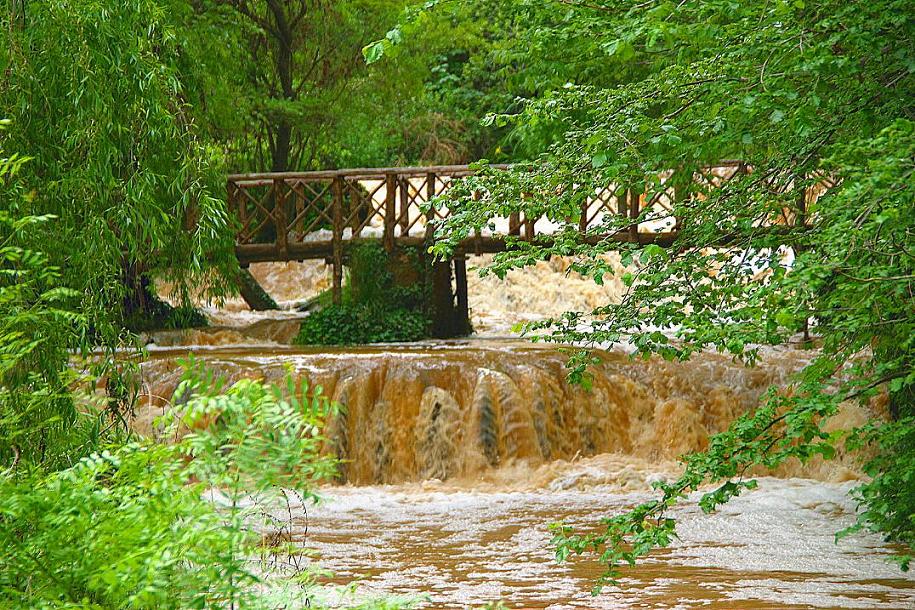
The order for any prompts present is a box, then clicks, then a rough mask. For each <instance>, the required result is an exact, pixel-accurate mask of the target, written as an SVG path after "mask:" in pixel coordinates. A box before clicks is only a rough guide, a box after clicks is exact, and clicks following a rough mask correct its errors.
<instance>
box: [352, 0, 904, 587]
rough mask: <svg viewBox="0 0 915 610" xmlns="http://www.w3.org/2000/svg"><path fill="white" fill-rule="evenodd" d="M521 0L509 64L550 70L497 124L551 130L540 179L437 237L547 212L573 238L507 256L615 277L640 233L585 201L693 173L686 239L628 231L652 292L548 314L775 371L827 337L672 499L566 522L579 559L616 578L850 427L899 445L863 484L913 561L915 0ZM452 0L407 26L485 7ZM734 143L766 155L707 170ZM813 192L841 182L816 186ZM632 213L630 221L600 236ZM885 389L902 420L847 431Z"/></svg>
mask: <svg viewBox="0 0 915 610" xmlns="http://www.w3.org/2000/svg"><path fill="white" fill-rule="evenodd" d="M505 4H508V3H505ZM510 4H511V6H510V8H508V10H509V11H510V12H511V13H513V15H514V19H513V21H512V23H514V24H515V27H514V29H513V32H512V33H513V37H512V38H511V39H510V40H506V41H504V43H503V46H502V47H501V48H500V49H499V53H498V55H497V58H498V60H501V61H502V62H503V65H504V66H505V68H506V69H509V68H512V67H514V68H518V69H522V68H523V70H524V72H525V75H526V78H528V79H531V80H535V81H538V82H542V83H543V84H544V85H543V88H542V89H541V90H538V91H535V92H533V94H532V95H530V96H528V97H527V98H526V99H524V100H523V102H522V104H521V108H520V109H519V110H518V111H517V112H508V113H500V114H496V115H493V116H492V117H491V118H490V119H489V120H488V122H490V123H492V124H495V125H506V126H510V127H511V129H513V130H514V131H515V132H516V133H518V134H521V136H523V137H525V138H527V140H528V141H537V139H538V138H540V137H542V139H543V141H544V142H545V144H544V145H543V146H542V147H541V148H540V149H539V150H538V151H537V154H536V155H535V156H533V157H532V158H531V159H530V161H529V162H528V163H522V164H519V165H518V166H517V167H516V171H513V172H507V173H505V172H487V174H486V175H485V176H483V177H481V178H478V179H471V180H467V181H466V182H465V184H464V185H463V186H462V187H461V188H459V189H456V190H454V191H452V192H451V196H450V197H449V201H448V204H449V205H450V206H451V207H452V208H453V209H456V210H457V213H456V214H454V215H453V216H452V217H451V218H450V219H449V221H448V222H447V223H446V224H445V226H444V227H442V230H441V232H440V234H441V237H442V238H443V241H442V242H441V243H440V244H439V245H438V246H436V251H437V252H438V253H440V254H442V255H445V254H447V253H448V252H449V249H450V247H451V246H452V245H453V244H454V243H456V241H458V240H459V239H461V238H462V237H464V236H466V235H468V234H469V232H470V231H472V230H473V229H474V228H475V227H480V226H484V225H485V224H486V223H487V222H488V221H489V220H490V219H491V218H493V217H506V216H508V215H509V214H510V213H512V212H522V213H526V214H529V215H530V216H532V217H539V216H543V215H545V216H548V217H549V218H550V219H551V220H552V221H554V222H556V223H558V224H560V225H562V226H565V227H566V229H565V230H564V231H562V232H561V233H560V234H559V235H557V236H556V239H555V240H551V241H550V242H549V243H518V244H517V247H516V248H515V249H512V250H510V251H508V252H506V253H505V254H503V255H500V256H498V257H497V258H496V260H495V262H494V264H493V265H492V267H491V268H490V270H489V271H490V272H492V273H496V274H499V275H501V274H503V273H504V272H505V271H506V270H507V269H510V268H513V267H521V266H525V265H528V264H531V263H532V262H534V261H536V260H539V259H542V258H545V257H548V256H551V255H555V254H559V255H564V256H572V257H575V260H576V262H575V266H574V268H575V269H576V270H577V271H579V272H582V273H585V274H589V275H590V276H591V277H593V278H594V280H595V281H596V282H598V283H599V282H601V281H602V278H604V277H607V276H608V275H612V273H613V269H612V268H611V266H610V265H608V264H607V263H606V261H605V259H604V258H603V257H602V254H604V253H605V252H607V251H608V250H611V249H615V248H617V247H618V246H617V245H615V244H613V243H611V242H609V241H606V240H605V241H598V242H597V244H596V245H595V244H594V243H593V242H592V241H591V240H587V239H582V238H581V236H580V235H579V233H578V231H577V230H576V229H577V223H578V215H579V209H580V202H581V201H582V199H583V198H584V197H586V196H587V193H589V192H593V190H592V189H594V188H599V187H600V188H602V187H604V186H606V185H607V184H616V185H622V186H623V187H629V188H632V189H633V190H634V191H635V192H637V193H641V194H643V195H644V197H645V198H646V199H647V200H651V199H652V198H653V197H655V196H658V195H660V194H661V193H664V192H666V191H667V190H668V189H669V188H670V187H671V186H674V187H675V188H676V189H677V191H676V193H677V195H676V197H675V201H674V202H673V209H672V211H663V212H659V211H657V210H652V209H647V210H645V211H643V213H642V215H641V217H640V219H639V220H641V221H648V220H661V221H665V220H666V221H669V223H670V224H671V225H672V224H673V223H674V222H676V226H677V228H678V230H679V233H678V237H677V239H676V242H675V243H674V245H673V247H671V248H669V249H666V250H665V249H663V248H661V247H659V246H656V245H647V246H640V245H638V244H632V245H629V246H625V247H623V260H624V262H625V263H627V264H631V265H633V266H634V267H635V271H632V272H627V275H626V276H624V277H623V280H624V281H625V282H626V283H627V285H629V286H630V290H629V292H628V294H627V295H626V296H625V298H624V299H623V300H622V302H621V303H613V304H608V305H607V306H606V307H602V308H599V309H598V310H596V311H593V312H570V313H569V314H567V315H566V316H564V317H563V318H561V319H559V320H554V321H550V322H545V323H538V324H533V325H530V326H529V327H528V330H529V331H531V332H532V333H534V334H535V335H539V337H540V338H542V339H546V340H552V341H558V342H569V341H573V342H576V343H578V344H580V345H583V346H585V347H587V346H588V345H593V344H596V343H600V342H607V341H609V342H614V341H619V340H623V339H625V340H628V341H631V342H632V343H633V345H634V346H635V347H636V349H637V351H638V353H639V354H640V355H643V356H646V357H647V356H649V355H651V354H658V355H660V356H662V357H664V358H678V359H687V358H689V357H690V355H692V354H694V353H695V352H696V351H698V350H703V349H709V348H713V349H717V350H720V351H723V352H727V353H731V354H733V355H734V356H735V357H736V358H739V359H742V360H744V361H746V362H748V363H752V362H754V361H755V360H756V359H757V357H758V354H759V346H761V345H765V344H780V343H783V342H785V341H788V340H790V339H791V338H792V337H795V336H797V335H798V334H799V333H804V332H808V331H809V333H811V334H812V335H814V337H815V343H816V345H817V346H818V347H819V352H818V355H817V357H816V358H815V359H814V360H813V361H812V362H811V363H810V364H809V365H808V366H806V367H805V368H804V369H803V370H802V371H801V372H800V373H799V374H798V376H797V378H796V380H795V382H794V385H793V386H792V387H791V388H790V389H788V390H785V391H775V390H773V391H772V392H771V393H770V394H769V396H768V397H767V399H766V400H765V401H764V403H763V404H762V405H761V406H760V408H759V409H758V410H757V411H756V412H755V413H753V414H751V415H749V416H747V417H744V418H741V419H739V420H738V421H737V422H735V423H734V425H733V426H732V427H731V429H730V430H728V431H727V432H726V433H724V434H721V435H719V436H717V437H715V438H713V439H712V441H711V443H710V447H709V450H708V451H707V452H704V453H700V454H696V455H691V456H687V457H686V472H685V474H684V475H683V477H681V478H680V479H678V480H676V481H672V482H668V483H664V484H660V485H659V486H658V487H659V490H660V492H661V494H662V496H661V498H660V499H658V500H656V501H652V502H649V503H647V504H645V505H643V506H640V507H638V508H637V509H635V510H633V511H631V512H629V513H626V514H622V515H617V516H614V517H612V518H610V519H608V520H607V522H606V524H607V527H606V531H604V532H602V533H600V534H597V535H575V534H574V533H572V532H571V531H570V530H568V529H566V528H563V527H559V529H558V530H557V537H556V542H557V543H558V545H559V555H560V557H565V556H566V555H568V553H569V552H572V551H574V552H581V551H584V550H586V549H593V550H595V551H597V552H598V553H600V555H601V558H602V559H603V560H604V561H606V562H607V563H608V565H609V568H610V570H609V576H610V577H615V576H616V574H617V571H616V569H617V567H618V566H619V565H620V564H623V563H632V562H634V561H635V560H637V559H638V558H640V557H642V556H644V555H645V554H647V553H648V552H649V551H651V549H653V548H655V547H657V546H662V545H666V544H668V543H669V542H670V541H671V539H672V538H673V536H674V535H675V522H674V521H673V520H672V519H670V518H668V517H667V511H668V509H669V508H670V507H671V506H673V505H674V504H675V503H676V502H677V501H678V500H680V499H682V498H683V497H685V495H686V494H687V493H688V492H690V491H694V490H697V489H699V487H700V486H702V485H705V484H708V483H718V484H719V486H718V487H716V488H715V489H714V491H711V492H708V493H705V494H704V495H703V496H702V500H701V502H700V504H701V506H702V508H703V509H704V510H713V509H714V508H715V507H716V506H717V505H718V504H720V503H721V502H724V501H727V500H728V499H729V498H730V497H732V496H734V495H736V494H739V493H740V492H741V491H742V490H743V489H747V488H750V487H752V486H753V485H755V483H754V482H753V481H751V480H747V479H746V477H745V473H746V472H747V470H748V469H750V468H751V467H753V466H757V465H761V466H765V467H774V466H776V465H778V464H779V463H781V462H783V461H785V460H789V459H801V460H806V459H809V458H811V457H812V456H814V455H821V456H824V457H826V458H829V457H831V456H833V455H834V453H835V450H836V448H837V447H839V446H842V445H843V444H845V443H846V442H848V443H851V444H854V445H858V446H860V445H861V444H862V443H864V444H867V446H868V447H869V449H870V450H871V451H874V452H875V455H876V457H875V458H874V459H873V460H872V461H870V462H869V463H868V464H867V466H866V469H867V470H868V472H869V473H870V474H871V475H872V476H873V477H874V478H873V481H872V482H870V483H866V484H864V485H862V486H861V487H859V488H858V489H857V490H856V492H855V493H856V495H857V497H858V498H859V499H860V500H861V512H860V515H859V517H860V519H859V524H858V526H857V527H864V528H869V529H874V530H877V531H880V532H882V533H883V534H884V535H885V536H886V538H887V539H888V540H890V541H894V542H898V543H901V544H902V545H903V546H904V547H905V548H908V549H909V550H908V552H907V553H904V554H903V556H902V557H900V563H901V565H902V567H903V568H907V567H908V564H909V562H910V560H911V549H912V548H913V545H915V496H913V495H912V489H913V485H912V483H913V480H915V479H913V477H915V443H913V442H912V440H913V426H915V405H913V402H915V401H913V397H915V332H913V331H915V315H913V311H915V310H913V299H915V297H913V294H915V254H913V251H912V237H913V234H915V225H913V224H912V223H913V222H915V189H913V184H915V182H913V180H912V178H913V169H915V106H913V103H912V100H913V99H915V45H913V40H915V15H913V11H912V6H911V3H909V2H907V1H905V0H901V1H894V0H889V1H886V2H876V3H874V2H871V3H866V4H865V3H857V2H817V3H805V2H799V1H797V2H788V1H776V2H758V3H755V2H754V3H749V2H748V3H735V2H730V1H719V0H702V1H698V0H697V1H688V0H687V1H684V2H679V3H672V2H667V1H663V0H658V1H649V2H642V3H639V4H637V5H630V4H628V3H620V2H612V1H603V0H600V1H597V2H546V3H542V2H526V1H523V2H515V3H510ZM452 7H453V5H452V4H451V3H449V2H429V3H426V5H425V10H424V11H421V12H420V13H418V14H413V15H410V16H409V18H408V20H407V23H406V25H404V26H402V27H401V28H399V29H398V31H400V30H404V31H410V29H411V28H413V27H415V24H416V23H419V22H421V21H428V20H431V19H435V18H445V19H449V18H450V16H451V15H452V14H453V13H452V12H451V11H452V10H458V11H463V10H465V9H464V8H463V7H461V8H458V9H453V8H452ZM430 11H431V12H430ZM436 11H437V12H436ZM397 39H398V37H397V36H390V35H389V36H388V38H387V39H386V40H384V41H380V42H378V43H374V44H372V45H369V46H367V47H366V50H365V52H366V56H367V58H368V59H369V60H377V59H378V58H380V57H381V56H383V55H384V54H386V53H389V52H391V51H394V50H395V49H396V44H395V43H396V41H397ZM721 159H739V160H741V161H742V162H743V163H744V164H745V165H744V166H745V167H746V168H747V171H743V172H738V173H737V174H736V175H735V176H734V178H733V179H731V180H729V181H728V182H727V183H726V184H725V185H723V186H722V187H721V188H709V186H708V185H707V184H705V185H703V184H702V181H696V180H694V176H696V175H697V173H698V172H700V171H701V170H702V169H703V168H704V167H707V166H712V165H714V164H715V163H716V162H717V161H719V160H721ZM670 171H672V172H673V174H672V175H670V176H669V178H665V176H667V175H669V174H667V172H670ZM808 187H816V188H819V189H821V194H820V195H819V197H817V198H811V197H806V198H805V196H804V190H805V189H806V188H808ZM473 193H477V194H480V193H482V194H483V196H482V197H481V198H480V199H479V200H478V201H475V200H474V199H475V198H474V197H471V194H473ZM522 193H524V194H526V196H525V197H521V196H520V195H521V194H522ZM780 219H788V220H789V221H790V222H788V223H785V222H784V220H780ZM630 223H631V221H630V220H627V219H625V218H620V217H615V216H606V217H605V220H604V221H603V223H602V225H601V226H599V227H594V228H593V229H592V230H591V237H596V236H600V235H607V234H613V233H615V232H616V231H625V230H626V229H627V228H628V226H629V224H630ZM715 245H718V246H719V247H713V246H715ZM792 258H793V262H792V261H791V260H790V259H792ZM588 314H590V315H588ZM589 362H590V356H589V355H588V353H587V350H583V351H581V352H580V353H579V354H578V356H576V358H575V359H574V360H573V362H572V365H573V377H577V378H582V377H586V375H587V371H586V369H587V365H588V363H589ZM881 393H887V394H888V396H889V403H890V411H891V420H890V421H883V420H876V421H875V422H874V423H872V424H870V425H868V426H867V427H866V428H865V429H863V430H844V431H841V432H838V433H827V432H825V431H824V428H823V425H824V423H825V422H826V421H827V420H828V419H829V418H830V417H831V416H832V415H834V414H835V413H836V412H837V410H838V408H839V405H840V404H841V403H842V402H843V401H846V400H857V401H867V400H869V399H871V398H874V397H876V396H878V395H879V394H881Z"/></svg>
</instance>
